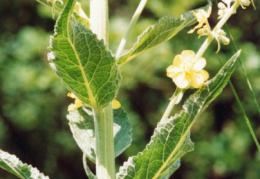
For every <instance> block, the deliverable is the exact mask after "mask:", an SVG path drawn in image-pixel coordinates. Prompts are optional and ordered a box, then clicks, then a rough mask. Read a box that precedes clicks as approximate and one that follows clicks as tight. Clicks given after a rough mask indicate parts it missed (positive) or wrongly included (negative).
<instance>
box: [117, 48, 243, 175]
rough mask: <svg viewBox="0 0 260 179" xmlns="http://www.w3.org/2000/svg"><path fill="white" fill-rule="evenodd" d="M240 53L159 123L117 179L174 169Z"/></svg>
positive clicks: (166, 171) (162, 172) (166, 172)
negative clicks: (191, 129)
mask: <svg viewBox="0 0 260 179" xmlns="http://www.w3.org/2000/svg"><path fill="white" fill-rule="evenodd" d="M239 55H240V51H239V52H237V53H236V54H235V55H233V57H232V58H231V59H230V60H229V61H228V62H227V63H226V64H225V65H224V66H223V67H222V68H221V70H220V71H219V72H218V74H217V75H216V76H215V77H214V78H213V79H211V80H210V81H208V82H207V83H205V85H204V86H203V87H202V88H200V89H199V90H197V91H196V92H195V93H194V94H193V95H191V96H190V97H189V98H188V100H186V102H185V103H184V105H183V110H182V111H181V112H180V113H179V114H176V115H175V116H174V117H171V118H169V119H168V120H166V121H165V122H161V123H159V124H158V126H157V127H156V129H155V132H154V134H153V136H152V138H151V141H150V143H149V144H148V145H147V147H146V149H145V150H144V151H143V152H141V153H139V154H138V155H137V156H134V157H131V158H129V160H128V161H127V162H125V163H124V165H123V166H122V167H121V168H120V171H119V173H118V174H117V179H133V178H134V179H143V178H147V179H161V178H165V177H166V178H167V176H169V174H171V173H172V172H173V171H172V170H171V169H172V165H174V164H176V162H177V161H178V160H179V159H180V158H181V157H182V156H183V155H184V154H185V153H187V152H189V151H191V150H193V143H192V142H191V140H190V128H191V126H192V124H193V123H194V121H195V119H196V118H197V117H198V116H199V115H200V114H201V113H202V112H203V111H204V110H205V108H206V107H207V106H208V105H209V104H210V103H211V102H212V101H213V100H214V99H215V98H216V97H217V96H218V95H219V94H220V93H221V91H222V90H223V88H224V87H225V86H226V84H227V82H228V81H229V79H230V76H231V74H232V73H233V71H234V70H235V64H236V63H237V58H238V56H239Z"/></svg>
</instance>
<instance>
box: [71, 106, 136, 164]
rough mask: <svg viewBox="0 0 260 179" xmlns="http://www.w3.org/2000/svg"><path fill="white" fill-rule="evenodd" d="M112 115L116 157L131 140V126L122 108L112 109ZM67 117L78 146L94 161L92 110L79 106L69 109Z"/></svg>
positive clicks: (94, 140) (94, 145) (94, 141)
mask: <svg viewBox="0 0 260 179" xmlns="http://www.w3.org/2000/svg"><path fill="white" fill-rule="evenodd" d="M113 116H114V119H113V120H114V128H113V131H114V149H115V157H117V156H119V155H120V154H121V153H122V152H124V151H125V149H127V148H128V147H129V146H130V144H131V142H132V138H131V135H132V126H131V124H130V122H129V119H128V117H127V115H126V113H125V112H124V111H123V109H122V108H119V109H114V110H113ZM67 118H68V120H69V125H70V129H71V131H72V134H73V137H74V139H75V140H76V142H77V144H78V146H79V147H80V149H81V150H82V151H83V152H84V153H85V154H86V155H87V157H88V159H90V160H91V161H92V162H94V163H95V158H96V154H95V153H96V152H95V151H96V139H95V130H94V119H93V114H92V112H91V111H89V110H87V109H86V108H79V109H78V110H77V111H71V112H70V113H69V114H68V115H67Z"/></svg>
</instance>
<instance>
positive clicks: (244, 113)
mask: <svg viewBox="0 0 260 179" xmlns="http://www.w3.org/2000/svg"><path fill="white" fill-rule="evenodd" d="M228 84H229V86H230V88H231V90H232V92H233V94H234V96H235V98H236V101H237V104H238V106H239V108H240V110H241V112H242V116H243V118H244V119H245V122H246V125H247V127H248V129H249V132H250V134H251V136H252V138H253V140H254V142H255V145H256V147H257V149H258V151H259V152H260V144H259V142H258V140H257V138H256V136H255V133H254V130H253V128H252V126H251V124H250V121H249V119H248V117H247V115H246V112H245V110H244V107H243V105H242V103H241V101H240V99H239V97H238V94H237V92H236V90H235V87H234V85H233V84H232V82H231V81H229V82H228Z"/></svg>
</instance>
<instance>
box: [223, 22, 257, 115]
mask: <svg viewBox="0 0 260 179" xmlns="http://www.w3.org/2000/svg"><path fill="white" fill-rule="evenodd" d="M225 27H226V30H227V33H228V34H229V38H230V41H231V43H232V45H233V48H234V50H235V52H237V51H238V50H237V46H236V44H235V42H234V40H233V38H232V35H231V32H230V30H229V27H228V25H227V24H226V25H225ZM238 60H239V63H240V66H241V68H242V71H243V73H244V76H245V78H246V82H247V86H248V88H249V91H250V92H251V95H252V97H253V101H254V103H255V106H256V109H257V111H258V114H259V115H260V106H259V103H258V101H257V98H256V95H255V92H254V89H253V87H252V84H251V82H250V80H249V77H248V74H247V72H246V69H245V67H244V64H243V62H242V60H241V58H240V57H238Z"/></svg>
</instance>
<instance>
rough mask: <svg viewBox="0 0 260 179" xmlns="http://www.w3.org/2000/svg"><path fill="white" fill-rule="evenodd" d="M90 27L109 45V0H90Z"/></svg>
mask: <svg viewBox="0 0 260 179" xmlns="http://www.w3.org/2000/svg"><path fill="white" fill-rule="evenodd" d="M90 28H91V30H92V32H94V33H95V34H97V37H98V39H103V40H104V43H105V44H106V45H107V47H108V39H109V38H108V37H109V36H108V34H109V33H108V0H90Z"/></svg>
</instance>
